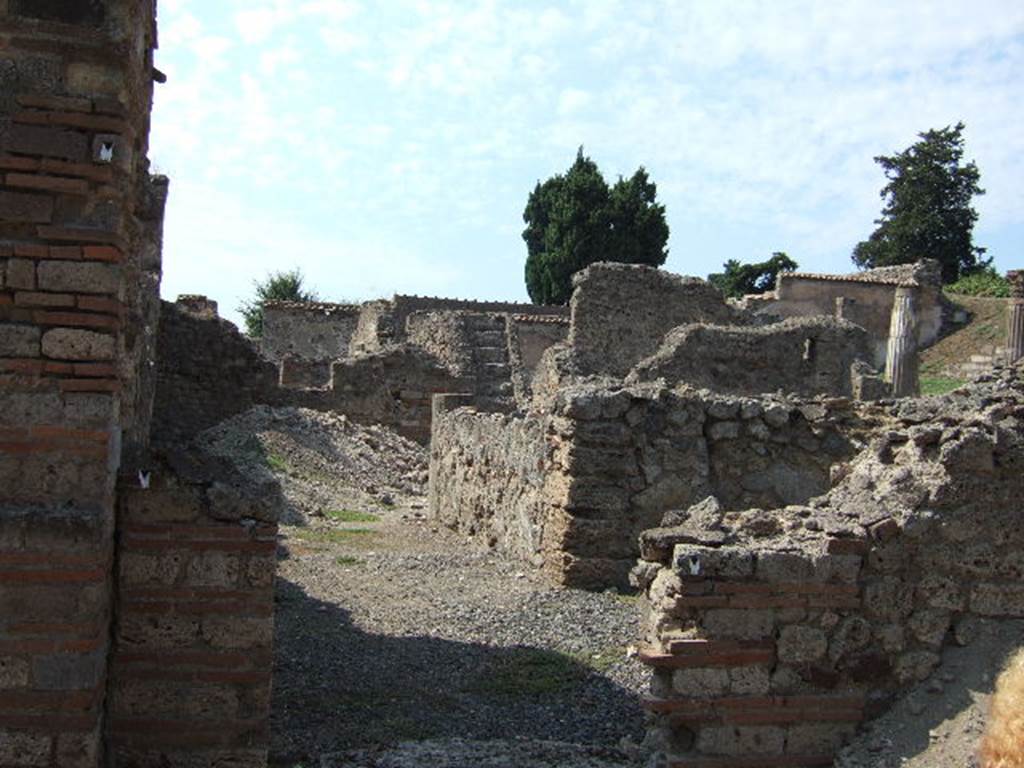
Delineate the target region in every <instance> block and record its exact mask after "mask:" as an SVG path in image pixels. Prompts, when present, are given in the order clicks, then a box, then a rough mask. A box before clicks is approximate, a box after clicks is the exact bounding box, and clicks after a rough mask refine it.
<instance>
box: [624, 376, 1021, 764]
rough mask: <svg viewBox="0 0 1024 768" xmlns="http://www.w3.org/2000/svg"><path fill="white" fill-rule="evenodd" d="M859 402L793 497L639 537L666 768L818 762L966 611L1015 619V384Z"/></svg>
mask: <svg viewBox="0 0 1024 768" xmlns="http://www.w3.org/2000/svg"><path fill="white" fill-rule="evenodd" d="M1021 373H1022V371H1021V369H1020V368H1019V367H1018V368H1017V369H1016V370H1010V369H1007V370H1005V371H1003V372H1002V373H1001V374H999V375H993V376H990V377H988V379H987V380H986V381H983V382H980V383H978V384H976V385H974V386H972V387H970V388H965V389H964V390H961V391H960V392H958V393H955V394H953V395H950V396H946V397H944V398H935V399H930V400H927V401H925V400H902V401H896V402H895V403H893V404H889V405H886V406H872V407H870V408H869V409H868V410H866V411H862V418H866V419H871V420H877V423H878V428H876V429H874V430H872V436H871V437H870V439H869V441H868V443H867V445H866V446H865V447H864V449H863V450H861V451H860V452H859V453H858V454H857V456H856V457H854V458H853V459H852V460H850V461H846V462H840V463H837V464H836V465H835V466H834V468H833V477H834V480H835V482H834V484H833V486H832V488H831V489H830V490H829V491H828V492H827V493H824V494H821V495H819V496H816V497H815V498H813V499H811V500H810V501H809V502H808V503H801V504H791V505H787V506H784V507H777V508H775V509H765V508H759V507H747V505H736V504H733V503H729V502H723V501H721V500H719V499H718V498H715V497H714V496H709V497H708V498H706V499H705V500H703V501H702V502H700V503H699V504H696V505H693V506H692V507H690V508H689V509H688V510H685V511H673V512H670V513H668V514H667V515H666V517H665V519H664V520H663V521H662V525H661V526H659V527H657V528H653V529H651V530H648V531H645V532H644V533H643V534H642V535H641V539H640V545H641V559H640V562H639V564H638V565H637V567H636V569H635V570H634V572H633V579H634V583H636V584H637V585H638V586H640V587H642V588H643V589H644V590H645V593H646V595H647V598H648V605H649V609H650V613H649V620H648V629H647V631H648V636H647V638H646V644H645V647H644V650H643V651H642V652H641V655H642V658H643V660H644V661H645V662H646V663H647V664H649V665H650V666H651V667H652V668H653V670H654V682H653V684H652V688H651V697H650V698H649V699H648V700H647V701H646V703H645V706H646V707H647V708H648V710H649V711H650V712H651V713H652V715H653V718H654V719H653V721H652V725H651V732H650V735H649V739H650V742H651V746H652V748H654V749H656V750H658V751H660V752H662V753H664V754H666V755H667V756H668V757H669V758H670V762H669V764H671V765H680V766H683V765H686V766H689V765H701V766H704V765H709V766H710V765H714V766H738V765H755V764H756V765H767V764H771V765H807V766H810V765H831V764H832V758H833V755H834V753H835V751H836V750H837V749H838V748H839V747H840V746H841V745H842V743H843V742H844V741H845V740H847V739H848V738H849V737H850V736H852V734H853V733H854V731H855V729H856V727H857V725H858V724H859V723H860V722H861V721H862V720H864V719H866V718H870V717H872V716H874V715H877V714H878V713H880V712H881V711H884V709H886V708H887V707H888V706H889V705H890V704H891V703H892V701H893V699H894V698H895V697H896V696H897V695H898V694H899V693H900V692H901V691H903V690H905V689H906V688H907V687H908V686H909V685H910V684H912V683H914V682H916V681H921V680H924V679H926V678H927V677H928V676H929V674H931V673H932V672H933V670H935V668H936V667H937V665H938V664H939V661H940V656H939V653H940V652H941V650H942V648H943V646H944V645H946V644H949V643H957V644H960V645H966V644H969V643H970V642H971V641H972V639H973V637H974V634H975V632H976V627H977V623H978V619H981V618H994V617H995V618H999V617H1006V618H1010V617H1017V618H1019V617H1021V616H1024V561H1022V557H1021V552H1022V551H1024V534H1022V532H1021V528H1020V525H1019V520H1020V515H1021V501H1020V499H1021V494H1022V492H1024V472H1022V468H1024V429H1022V427H1024V381H1022V379H1021Z"/></svg>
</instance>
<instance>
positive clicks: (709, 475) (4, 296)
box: [0, 0, 1024, 768]
mask: <svg viewBox="0 0 1024 768" xmlns="http://www.w3.org/2000/svg"><path fill="white" fill-rule="evenodd" d="M0 31H2V33H3V40H4V47H3V51H2V52H0V83H2V86H3V87H2V88H0V436H2V437H0V766H5V768H6V766H15V767H16V768H22V766H31V768H98V766H100V765H104V766H110V767H120V768H134V767H136V766H167V767H171V768H175V767H177V766H182V767H185V766H188V767H189V768H193V767H195V768H198V767H202V768H213V766H218V767H222V766H223V767H226V766H231V767H232V768H258V767H260V766H265V765H266V763H267V748H268V739H269V737H268V725H267V724H268V715H269V710H270V686H271V669H272V663H273V647H272V646H273V613H274V573H275V562H276V561H275V556H276V552H277V541H276V539H277V518H278V513H279V510H280V508H281V503H280V502H281V500H280V492H281V491H280V488H279V487H278V486H277V485H276V484H275V483H272V482H268V483H266V484H264V485H254V484H253V483H252V482H250V481H249V480H247V479H246V478H245V477H243V476H242V475H241V474H240V473H239V472H238V470H237V468H236V467H235V466H234V465H233V464H232V463H231V462H229V461H227V460H226V459H223V458H220V457H218V456H214V455H209V454H207V453H204V452H203V451H202V450H201V449H200V448H198V447H197V445H196V444H195V443H194V442H192V440H193V438H195V436H196V435H198V434H199V433H200V432H202V431H203V430H205V429H207V428H209V427H212V426H214V425H217V424H219V423H221V422H223V421H224V420H225V419H227V418H229V417H231V416H234V415H236V414H239V413H242V412H243V411H246V410H248V409H249V408H251V407H252V406H255V405H296V406H302V407H306V408H313V409H317V410H321V411H331V412H336V413H343V414H346V416H347V417H349V418H351V419H353V420H357V421H358V420H361V421H366V422H368V423H376V424H384V425H387V426H390V427H393V428H394V429H396V430H397V431H399V432H401V433H402V434H404V435H407V436H411V437H414V438H416V439H418V440H420V441H421V442H424V443H427V442H429V444H430V453H431V472H430V507H431V514H432V516H433V518H434V519H435V520H436V521H439V522H440V523H443V524H445V525H447V526H450V527H452V528H454V529H457V530H459V531H463V532H465V533H466V534H468V535H469V536H470V537H472V538H473V539H475V540H476V541H478V542H479V543H481V544H483V545H486V546H491V547H494V548H497V549H500V550H504V551H506V552H508V553H510V554H511V555H512V556H514V557H517V558H519V559H521V560H522V561H523V562H524V563H529V564H532V565H534V566H536V567H537V568H540V569H542V570H543V572H544V573H545V574H547V575H548V576H549V577H550V578H551V579H553V580H555V581H557V582H559V583H562V584H566V585H571V586H582V587H588V588H602V589H603V588H606V587H611V586H625V584H626V583H627V580H629V579H631V580H632V583H633V584H634V585H635V586H636V587H637V588H639V589H641V590H643V593H644V595H645V598H646V600H647V603H648V609H649V620H648V628H647V636H646V637H645V638H644V648H643V650H642V652H641V653H642V657H643V659H644V660H645V661H646V662H647V663H648V664H649V665H650V666H651V667H652V668H653V670H654V682H653V685H652V690H651V697H650V699H649V701H648V702H647V707H648V710H649V711H650V713H651V717H652V719H651V729H650V736H649V738H648V740H647V744H646V746H647V747H648V748H649V749H650V750H651V751H653V752H654V753H656V754H659V755H663V756H665V759H666V761H668V762H669V764H672V765H677V766H701V768H713V767H714V768H736V767H738V766H752V765H767V764H771V765H791V766H797V765H827V764H829V763H830V761H831V759H832V754H833V752H834V750H835V749H836V748H837V746H838V745H839V744H840V743H841V742H842V740H843V739H845V738H846V737H847V736H848V735H849V734H850V733H851V732H852V730H853V729H854V728H855V727H856V725H857V723H859V722H860V721H861V720H862V719H863V718H865V717H870V716H871V715H872V714H874V713H876V712H878V711H880V710H881V709H883V708H884V707H886V706H887V705H888V704H889V703H890V702H891V701H892V699H893V697H894V696H896V695H898V694H899V693H900V692H901V691H902V690H903V688H904V686H905V685H907V684H908V683H909V682H910V681H914V680H919V679H922V678H923V677H925V676H927V675H928V674H929V673H930V672H931V671H932V670H933V669H934V668H935V666H936V664H937V662H938V658H939V657H938V653H939V651H940V650H941V648H942V646H943V644H946V643H949V642H956V643H968V642H970V639H971V634H972V622H973V620H974V619H975V618H977V617H1022V616H1024V566H1022V562H1021V557H1020V552H1021V550H1022V544H1024V542H1022V541H1021V540H1020V537H1021V534H1020V526H1019V524H1018V521H1019V517H1020V512H1021V506H1020V504H1021V502H1020V499H1021V498H1022V497H1024V493H1022V491H1024V488H1022V487H1021V483H1022V477H1024V474H1022V467H1021V464H1022V447H1024V444H1022V437H1021V435H1022V425H1021V422H1022V419H1024V392H1022V385H1021V367H1020V362H1019V358H1020V357H1021V355H1022V353H1024V348H1022V344H1024V341H1022V339H1024V330H1022V329H1024V323H1022V314H1024V310H1022V307H1024V303H1022V302H1024V299H1022V288H1021V286H1022V282H1021V273H1020V272H1016V273H1011V279H1012V281H1013V285H1014V298H1013V300H1012V301H1011V302H1010V312H1009V323H1010V326H1009V328H1010V345H1009V346H1010V350H1011V355H1010V356H1011V358H1012V359H1016V360H1018V363H1017V367H1015V368H1004V369H1000V370H999V371H997V372H996V373H995V374H992V375H990V376H988V377H987V378H985V379H984V380H981V381H979V382H976V383H975V384H974V385H972V386H971V387H968V388H964V389H962V390H958V391H957V392H954V393H953V394H951V395H948V396H946V397H945V398H940V399H916V398H911V397H901V396H903V395H907V394H913V393H914V389H915V387H916V380H917V375H916V360H917V355H916V350H918V349H919V348H921V347H922V346H925V345H927V344H928V343H930V341H931V340H933V339H934V338H935V336H936V334H938V333H939V329H940V325H941V320H942V307H941V299H940V297H939V292H938V287H937V286H938V284H937V281H936V278H935V270H934V266H933V265H931V264H929V263H928V262H922V263H920V264H918V265H913V266H910V267H901V268H895V269H889V270H875V271H873V272H869V273H863V274H862V275H858V276H851V277H839V278H836V277H834V276H823V275H801V274H796V275H788V276H784V277H783V278H782V279H781V280H780V284H779V288H778V290H777V291H776V292H775V293H774V294H772V295H769V296H766V297H762V298H759V299H748V300H746V301H744V302H738V303H730V302H726V301H724V300H723V299H722V297H721V296H720V295H719V294H718V293H717V291H716V290H715V289H713V288H712V287H710V286H709V285H708V284H707V283H705V282H704V281H702V280H697V279H694V278H683V277H679V276H676V275H671V274H669V273H666V272H662V271H659V270H653V269H650V268H646V267H638V266H630V265H614V264H597V265H593V266H591V267H590V268H588V269H587V270H585V271H584V272H582V273H580V274H579V275H578V276H577V278H576V289H575V293H574V295H573V299H572V304H571V307H570V308H569V309H568V310H566V309H565V308H561V307H537V306H532V305H522V304H508V303H491V302H476V301H462V300H451V299H434V298H424V297H416V296H395V297H393V298H392V299H388V300H378V301H372V302H367V303H364V304H360V305H340V304H338V305H336V304H325V303H317V304H303V305H293V304H270V305H268V306H267V307H266V317H265V334H264V337H263V340H262V342H261V346H260V347H257V346H255V345H254V344H253V343H252V342H251V340H249V339H247V338H246V337H244V336H242V335H241V334H240V333H239V332H238V330H237V329H236V328H235V327H234V326H232V325H231V324H230V323H228V322H226V321H224V320H222V319H220V318H219V317H218V314H217V307H216V304H215V303H214V302H211V301H210V300H208V299H206V298H204V297H201V296H183V297H180V298H179V300H178V301H177V302H176V303H169V302H161V301H160V300H159V291H158V288H159V279H160V269H161V240H162V217H163V205H164V202H165V200H166V197H167V194H168V181H167V179H166V178H163V177H159V176H153V175H151V174H150V172H149V164H148V161H147V147H148V131H149V119H150V106H151V101H152V96H153V83H154V81H155V80H156V81H158V80H160V79H161V77H162V76H161V75H160V73H159V72H157V71H156V70H155V69H154V68H153V50H154V48H155V47H156V45H157V31H156V8H155V3H154V2H153V1H152V0H89V2H64V3H62V2H48V1H44V0H6V1H4V0H0ZM893 395H896V396H898V397H897V398H894V397H893ZM635 639H636V638H623V639H622V640H623V642H624V643H626V642H629V641H632V640H635Z"/></svg>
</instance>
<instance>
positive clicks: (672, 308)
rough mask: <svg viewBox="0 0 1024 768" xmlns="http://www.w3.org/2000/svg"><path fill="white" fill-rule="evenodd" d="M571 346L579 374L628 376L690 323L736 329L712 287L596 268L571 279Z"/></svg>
mask: <svg viewBox="0 0 1024 768" xmlns="http://www.w3.org/2000/svg"><path fill="white" fill-rule="evenodd" d="M573 285H574V290H573V294H572V301H571V304H570V306H571V311H572V321H571V325H570V329H569V339H568V344H569V346H570V347H571V348H572V350H573V358H574V364H575V366H576V368H577V369H578V372H579V373H581V374H583V375H587V374H595V373H600V374H608V375H612V376H625V375H626V374H627V373H629V371H630V369H631V368H632V367H633V366H634V365H636V364H637V363H638V362H639V361H640V360H642V359H644V358H645V357H649V356H650V355H653V354H654V353H655V352H657V351H658V348H659V347H660V346H661V343H662V339H663V338H664V337H665V334H666V333H668V332H669V331H670V330H672V329H673V328H675V327H677V326H680V325H685V324H687V323H711V324H715V325H733V324H735V323H737V322H738V321H739V319H738V318H739V316H738V314H737V313H736V312H735V311H734V310H733V309H731V308H730V307H729V306H728V305H727V304H726V303H725V301H724V300H723V298H722V294H721V293H720V292H719V291H718V289H717V288H715V287H714V286H711V285H709V284H708V283H706V282H705V281H703V280H700V279H698V278H695V277H680V276H679V275H673V274H671V273H669V272H663V271H662V270H659V269H655V268H653V267H644V266H639V265H635V264H610V263H600V264H592V265H590V266H589V267H587V268H586V269H584V270H582V271H581V272H578V273H577V274H576V276H575V277H574V278H573Z"/></svg>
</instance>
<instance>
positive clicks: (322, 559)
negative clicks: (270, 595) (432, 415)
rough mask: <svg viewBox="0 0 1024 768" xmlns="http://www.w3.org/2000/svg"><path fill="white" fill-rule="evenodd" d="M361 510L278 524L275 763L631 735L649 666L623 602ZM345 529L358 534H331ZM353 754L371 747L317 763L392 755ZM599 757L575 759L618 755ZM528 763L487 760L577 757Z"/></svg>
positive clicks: (402, 520) (594, 741)
mask: <svg viewBox="0 0 1024 768" xmlns="http://www.w3.org/2000/svg"><path fill="white" fill-rule="evenodd" d="M413 503H414V504H416V503H417V502H415V501H414V502H413ZM364 511H365V510H364ZM374 513H375V514H376V515H378V516H379V518H380V519H379V522H373V523H367V522H359V523H339V522H333V521H325V522H323V523H317V524H315V525H314V526H312V527H310V528H306V529H299V528H285V529H284V536H283V542H282V547H281V553H282V560H281V561H280V562H279V564H278V588H277V606H276V607H277V621H276V633H275V643H276V645H275V659H276V660H275V670H274V675H275V678H274V700H273V709H272V712H273V714H272V721H273V723H272V726H273V751H274V757H275V760H276V762H277V764H279V765H296V764H302V763H303V762H306V763H308V764H312V765H315V764H316V763H314V762H312V761H313V760H316V759H319V758H321V757H323V756H325V755H330V754H332V753H338V752H344V751H346V750H352V749H366V748H379V747H382V746H389V745H392V746H393V745H395V744H397V743H399V742H402V741H409V740H415V741H420V740H425V739H433V740H437V739H452V738H461V739H468V740H485V741H486V740H493V739H528V740H531V741H535V740H536V741H556V742H569V743H572V744H578V745H596V746H602V747H614V746H616V745H617V744H618V743H619V742H620V740H621V739H623V738H624V737H631V738H633V739H639V738H641V737H642V730H643V729H642V716H641V712H640V707H639V704H638V696H639V694H640V692H641V691H642V690H644V689H645V687H646V680H647V675H646V672H645V670H644V669H643V667H642V666H641V665H640V664H639V663H638V662H636V661H635V660H632V659H630V658H627V655H626V646H627V645H628V644H629V643H631V642H633V641H634V640H635V639H636V638H637V637H639V636H640V628H639V616H638V613H639V610H638V605H637V602H636V600H635V599H632V598H629V597H624V596H620V595H616V594H614V593H604V594H595V593H589V592H583V591H579V590H569V589H559V588H555V587H552V586H550V585H548V584H545V583H544V582H542V581H540V580H539V579H537V578H536V577H535V576H534V575H533V574H530V573H527V572H526V571H524V570H523V566H522V564H520V563H517V562H514V561H510V560H507V559H505V558H503V557H502V556H499V555H496V554H493V553H490V552H485V551H481V550H479V549H477V548H476V546H475V545H474V544H472V543H470V542H469V541H467V540H465V539H462V538H461V537H458V536H457V535H455V534H453V533H451V532H449V531H447V530H443V529H442V530H438V529H436V528H433V527H431V525H430V524H429V523H427V522H426V521H424V520H423V519H422V518H421V517H418V516H417V515H418V514H421V510H418V509H415V508H413V507H405V508H401V507H400V508H396V509H376V510H374ZM353 529H355V530H356V531H362V532H358V533H350V534H345V533H339V532H343V531H345V530H348V531H351V530H353ZM436 748H437V745H434V746H432V747H429V749H436ZM467 748H468V747H467V746H466V745H463V746H462V747H461V749H467ZM494 748H495V747H494V745H490V746H488V747H487V748H486V749H494ZM422 749H428V747H415V748H414V752H416V751H417V750H422ZM474 749H475V747H474ZM522 749H523V746H522V745H519V746H517V745H516V744H515V743H512V744H510V745H508V746H507V747H506V748H504V750H503V751H504V752H507V753H508V754H507V755H506V756H507V758H508V759H509V760H513V758H512V755H513V754H519V753H521V752H522ZM559 749H561V750H562V753H564V751H565V750H566V749H570V748H569V747H566V746H560V747H559ZM541 751H542V752H543V750H541ZM562 753H558V754H562ZM366 754H370V755H372V754H376V752H370V753H364V754H363V756H362V757H360V756H359V755H358V754H357V755H355V756H353V757H352V760H355V761H356V762H347V761H346V758H343V757H340V756H337V755H335V756H334V757H332V758H331V760H333V762H325V763H324V765H326V766H331V767H332V768H333V766H336V765H337V766H343V765H353V766H355V765H360V766H362V765H379V766H381V767H382V768H383V766H389V765H401V764H402V763H400V762H399V763H394V762H388V760H389V759H391V758H386V756H384V757H382V758H381V760H382V762H380V763H374V762H370V763H367V762H365V760H366V759H367V757H366ZM599 754H600V757H595V756H593V755H590V756H588V755H586V750H582V751H581V754H580V759H584V758H586V759H590V760H591V762H589V763H588V762H580V763H578V765H580V766H584V765H594V766H605V765H609V766H610V765H623V764H625V763H624V762H623V761H624V758H623V757H622V755H621V754H619V753H617V752H615V751H614V750H613V751H609V750H607V749H605V750H603V751H600V750H599ZM609 755H614V756H615V759H616V760H618V762H614V761H613V762H608V760H609V759H611V758H609ZM395 759H398V758H395ZM423 759H425V758H423ZM453 759H455V758H453ZM537 759H538V760H541V762H535V763H529V762H520V761H521V760H525V758H524V757H523V755H522V754H519V756H518V757H517V758H515V759H514V760H513V762H497V763H493V764H494V765H524V766H526V765H533V764H536V765H537V766H542V765H548V764H558V765H573V764H574V763H570V762H566V761H565V760H564V759H563V758H562V757H558V758H557V761H556V763H545V762H543V759H546V758H543V756H539V757H537ZM359 760H362V761H363V762H359ZM410 760H412V762H411V763H410V764H418V765H435V764H436V765H439V766H441V765H448V763H443V762H419V763H417V762H416V760H415V759H413V758H410ZM432 760H433V758H432ZM593 760H598V762H593ZM601 761H604V762H601ZM451 764H452V765H467V764H473V765H476V764H481V763H480V762H479V760H477V759H475V758H474V759H473V760H471V761H470V762H469V763H466V762H455V763H451ZM484 764H486V763H484Z"/></svg>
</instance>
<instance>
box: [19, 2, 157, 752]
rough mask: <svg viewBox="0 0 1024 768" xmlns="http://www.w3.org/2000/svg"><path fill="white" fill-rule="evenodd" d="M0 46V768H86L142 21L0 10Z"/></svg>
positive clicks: (105, 634) (102, 610) (99, 633)
mask: <svg viewBox="0 0 1024 768" xmlns="http://www.w3.org/2000/svg"><path fill="white" fill-rule="evenodd" d="M0 38H2V39H3V46H2V49H0V765H5V766H6V765H15V766H25V765H30V766H32V767H33V768H46V767H47V766H52V767H53V768H96V766H97V765H98V762H99V759H100V751H101V745H100V731H99V728H100V722H101V712H102V710H103V705H104V696H105V681H106V671H107V651H108V638H109V631H108V622H109V617H110V591H111V586H112V579H111V563H112V560H113V543H114V479H115V473H116V470H117V467H118V463H119V461H120V454H121V443H122V433H123V431H124V430H131V429H132V426H133V423H132V422H133V421H134V420H137V419H138V420H144V419H145V416H144V413H143V411H142V410H141V409H139V408H136V407H135V406H134V403H135V396H134V391H135V387H136V377H137V376H138V368H139V367H140V364H141V362H142V361H141V360H140V356H139V355H137V354H136V353H135V351H136V350H137V349H138V344H139V342H138V341H137V340H133V339H132V338H131V335H130V333H129V331H128V329H127V328H126V321H127V322H134V318H136V317H138V316H140V315H144V314H145V310H144V308H143V306H142V305H143V301H142V299H141V298H140V297H139V295H138V293H137V292H136V291H135V286H134V283H132V284H131V285H130V284H129V281H134V280H135V276H136V275H138V274H139V272H140V270H143V271H144V265H143V262H144V259H143V258H142V254H141V251H142V250H143V249H144V248H145V245H144V243H145V242H146V241H148V240H149V238H150V236H149V235H148V234H146V233H145V231H144V230H145V229H146V228H147V226H149V225H147V224H145V223H144V222H143V221H141V220H140V216H142V210H141V209H142V207H143V206H142V204H141V202H140V192H139V190H140V189H141V188H143V187H144V186H145V185H146V184H147V183H148V173H147V170H148V169H147V163H146V159H145V158H146V151H147V143H148V130H149V107H150V102H151V98H152V82H153V70H152V50H153V48H154V46H155V45H156V34H155V8H154V5H153V3H151V2H145V1H142V2H128V1H127V0H106V1H101V0H95V1H94V2H90V3H54V2H33V1H32V0H8V1H7V2H0ZM122 392H124V393H125V394H124V396H123V397H122Z"/></svg>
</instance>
